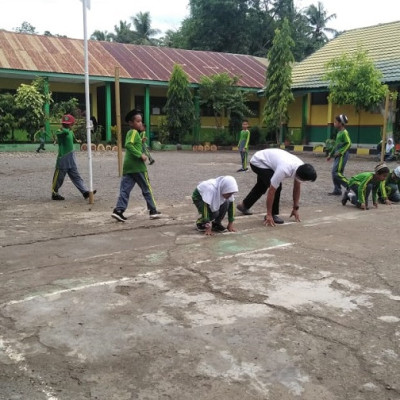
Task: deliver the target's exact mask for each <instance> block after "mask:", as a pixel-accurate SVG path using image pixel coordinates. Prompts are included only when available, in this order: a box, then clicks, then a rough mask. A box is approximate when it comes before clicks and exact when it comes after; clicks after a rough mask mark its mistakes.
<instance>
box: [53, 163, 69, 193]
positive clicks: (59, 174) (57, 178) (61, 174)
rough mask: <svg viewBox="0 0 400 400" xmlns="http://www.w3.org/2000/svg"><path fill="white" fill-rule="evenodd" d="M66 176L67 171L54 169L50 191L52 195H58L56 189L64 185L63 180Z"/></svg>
mask: <svg viewBox="0 0 400 400" xmlns="http://www.w3.org/2000/svg"><path fill="white" fill-rule="evenodd" d="M66 174H67V171H66V170H65V169H59V168H57V167H56V169H55V171H54V175H53V183H52V185H51V191H52V192H53V193H58V189H60V187H61V186H62V184H63V183H64V178H65V175H66Z"/></svg>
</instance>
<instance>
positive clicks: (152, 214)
mask: <svg viewBox="0 0 400 400" xmlns="http://www.w3.org/2000/svg"><path fill="white" fill-rule="evenodd" d="M149 214H150V219H158V218H161V213H160V212H159V211H157V210H152V211H150V213H149Z"/></svg>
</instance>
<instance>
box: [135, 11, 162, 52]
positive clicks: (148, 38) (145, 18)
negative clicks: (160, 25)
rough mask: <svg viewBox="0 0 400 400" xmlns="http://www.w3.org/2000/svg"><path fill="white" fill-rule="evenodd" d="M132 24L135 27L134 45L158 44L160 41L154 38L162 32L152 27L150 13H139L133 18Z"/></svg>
mask: <svg viewBox="0 0 400 400" xmlns="http://www.w3.org/2000/svg"><path fill="white" fill-rule="evenodd" d="M132 22H133V25H134V27H135V33H134V37H135V38H134V41H133V43H135V44H145V45H156V44H158V40H157V39H155V38H153V36H155V35H158V34H160V33H161V31H160V30H159V29H153V28H152V27H151V17H150V13H149V12H148V11H147V12H144V13H143V12H139V13H137V14H136V15H135V16H134V17H132Z"/></svg>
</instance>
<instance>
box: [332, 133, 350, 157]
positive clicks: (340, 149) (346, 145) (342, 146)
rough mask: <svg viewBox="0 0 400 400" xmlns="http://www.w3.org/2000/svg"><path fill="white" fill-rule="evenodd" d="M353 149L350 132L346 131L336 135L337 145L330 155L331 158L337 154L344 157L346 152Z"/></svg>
mask: <svg viewBox="0 0 400 400" xmlns="http://www.w3.org/2000/svg"><path fill="white" fill-rule="evenodd" d="M350 147H351V140H350V136H349V132H347V130H346V129H343V130H342V131H339V132H338V133H337V135H336V141H335V145H334V146H333V148H332V151H331V152H330V154H329V157H333V156H334V155H335V154H339V155H340V156H343V155H344V153H346V151H348V150H349V149H350Z"/></svg>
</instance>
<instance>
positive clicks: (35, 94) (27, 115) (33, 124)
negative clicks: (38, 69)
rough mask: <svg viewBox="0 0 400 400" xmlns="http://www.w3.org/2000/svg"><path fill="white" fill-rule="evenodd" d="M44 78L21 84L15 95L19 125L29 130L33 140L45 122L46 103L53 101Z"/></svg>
mask: <svg viewBox="0 0 400 400" xmlns="http://www.w3.org/2000/svg"><path fill="white" fill-rule="evenodd" d="M44 86H45V84H44V79H43V78H37V79H36V80H34V81H33V82H32V84H31V85H26V84H21V85H20V86H19V88H18V89H17V93H16V95H15V104H16V107H17V117H18V125H19V127H20V128H22V129H25V130H26V131H27V132H28V137H29V139H30V140H31V141H33V136H34V134H35V132H36V131H37V130H38V129H39V127H40V125H42V124H43V123H44V118H45V113H44V105H45V103H46V102H49V103H50V102H51V93H48V94H46V92H45V89H44Z"/></svg>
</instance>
